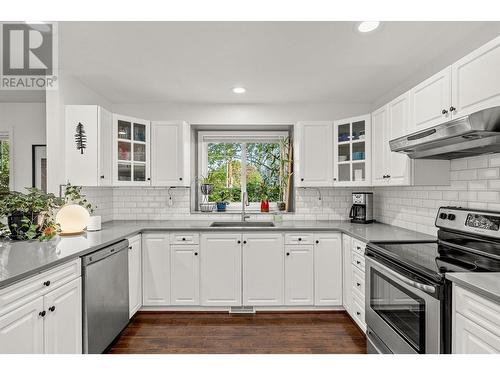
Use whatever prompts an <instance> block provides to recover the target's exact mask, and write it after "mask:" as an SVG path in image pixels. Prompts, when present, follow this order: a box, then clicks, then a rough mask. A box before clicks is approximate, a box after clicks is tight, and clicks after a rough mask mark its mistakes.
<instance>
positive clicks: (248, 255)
mask: <svg viewBox="0 0 500 375" xmlns="http://www.w3.org/2000/svg"><path fill="white" fill-rule="evenodd" d="M283 246H284V245H283V234H282V233H262V234H260V233H255V234H244V235H243V304H244V305H245V306H281V305H283V297H284V296H283V295H284V290H283V284H284V277H283V276H284V259H283V257H284V254H283V248H284V247H283Z"/></svg>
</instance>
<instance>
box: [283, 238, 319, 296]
mask: <svg viewBox="0 0 500 375" xmlns="http://www.w3.org/2000/svg"><path fill="white" fill-rule="evenodd" d="M313 283H314V274H313V245H287V246H285V305H300V306H309V305H313V300H314V284H313Z"/></svg>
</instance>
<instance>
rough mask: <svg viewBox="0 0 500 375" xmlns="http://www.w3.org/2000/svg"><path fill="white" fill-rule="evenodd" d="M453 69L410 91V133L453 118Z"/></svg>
mask: <svg viewBox="0 0 500 375" xmlns="http://www.w3.org/2000/svg"><path fill="white" fill-rule="evenodd" d="M450 106H451V68H450V67H448V68H446V69H444V70H442V71H440V72H439V73H437V74H435V75H433V76H432V77H430V78H428V79H426V80H425V81H424V82H422V83H420V84H419V85H417V86H415V87H414V88H413V89H411V91H410V112H411V115H410V117H411V121H410V128H409V129H408V133H413V132H416V131H420V130H424V129H427V128H429V127H431V126H434V125H438V124H440V123H442V122H445V121H447V120H448V119H450V118H451V114H450Z"/></svg>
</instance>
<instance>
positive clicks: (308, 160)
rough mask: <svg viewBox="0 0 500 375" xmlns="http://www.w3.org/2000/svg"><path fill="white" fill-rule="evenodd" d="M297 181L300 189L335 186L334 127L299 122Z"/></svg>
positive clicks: (321, 123)
mask: <svg viewBox="0 0 500 375" xmlns="http://www.w3.org/2000/svg"><path fill="white" fill-rule="evenodd" d="M296 130H297V132H296V133H297V136H296V139H297V143H296V147H295V160H296V167H297V170H296V172H295V176H296V178H295V181H296V185H297V186H298V187H322V186H333V126H332V123H331V122H327V121H311V122H299V123H297V126H296Z"/></svg>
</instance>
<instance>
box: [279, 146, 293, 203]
mask: <svg viewBox="0 0 500 375" xmlns="http://www.w3.org/2000/svg"><path fill="white" fill-rule="evenodd" d="M280 144H281V147H280V148H281V156H280V178H279V196H280V201H279V202H278V210H279V211H287V210H288V207H287V203H288V197H289V194H290V181H291V177H292V174H293V172H292V166H293V150H292V144H291V143H290V138H289V137H285V138H283V139H282V140H281V141H280Z"/></svg>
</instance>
